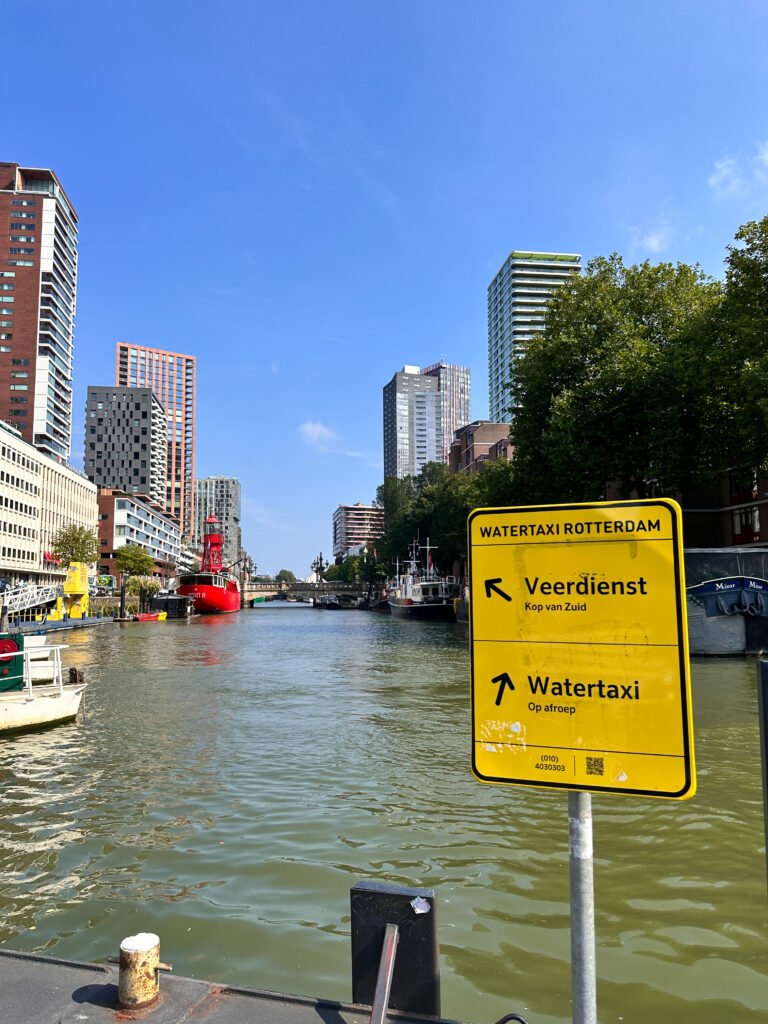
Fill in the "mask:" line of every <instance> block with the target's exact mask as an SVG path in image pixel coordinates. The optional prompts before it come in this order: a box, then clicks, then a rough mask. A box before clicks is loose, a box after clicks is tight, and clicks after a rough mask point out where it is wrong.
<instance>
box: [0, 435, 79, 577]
mask: <svg viewBox="0 0 768 1024" xmlns="http://www.w3.org/2000/svg"><path fill="white" fill-rule="evenodd" d="M98 518H99V514H98V507H97V500H96V486H95V485H94V484H93V483H91V481H90V480H88V479H87V477H85V476H84V474H83V473H80V472H79V471H78V470H76V469H73V468H72V466H68V465H67V464H66V463H64V462H59V460H58V459H53V458H50V457H49V456H48V455H46V454H44V453H43V452H41V451H40V450H39V449H37V448H35V447H34V445H31V444H29V443H28V442H26V441H24V440H23V438H22V437H21V434H20V433H19V431H18V430H16V429H15V428H14V427H12V426H10V425H9V424H6V423H3V422H0V577H2V578H4V579H7V580H9V581H10V582H12V583H20V582H24V581H29V582H33V583H40V584H45V583H54V582H63V581H64V577H65V576H66V566H59V565H58V564H57V563H55V562H54V561H53V559H52V558H51V548H52V547H53V544H52V541H53V538H54V537H55V536H56V534H57V533H58V532H59V530H61V529H62V527H64V526H70V525H74V526H81V527H83V528H85V529H87V530H91V531H92V532H93V533H94V534H95V533H96V528H97V524H98Z"/></svg>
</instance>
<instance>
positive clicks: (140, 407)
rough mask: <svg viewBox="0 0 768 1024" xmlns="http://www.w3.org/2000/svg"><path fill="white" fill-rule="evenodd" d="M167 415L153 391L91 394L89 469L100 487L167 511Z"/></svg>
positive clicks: (87, 416) (87, 445) (93, 390)
mask: <svg viewBox="0 0 768 1024" xmlns="http://www.w3.org/2000/svg"><path fill="white" fill-rule="evenodd" d="M167 462H168V443H167V426H166V418H165V409H163V407H162V405H161V404H160V402H159V401H158V400H157V397H156V396H155V394H154V392H153V391H152V389H151V388H138V387H136V388H129V387H116V386H113V387H94V386H91V387H89V388H88V397H87V399H86V405H85V459H84V463H85V465H84V468H85V472H86V475H87V477H88V479H89V480H93V482H94V483H95V484H96V485H97V486H98V487H109V488H113V489H116V490H120V491H126V492H127V493H129V494H144V495H147V497H149V498H151V499H152V501H153V502H155V503H156V504H158V505H160V506H162V507H165V494H166V481H167V477H168V473H167Z"/></svg>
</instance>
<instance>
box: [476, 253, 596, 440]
mask: <svg viewBox="0 0 768 1024" xmlns="http://www.w3.org/2000/svg"><path fill="white" fill-rule="evenodd" d="M580 273H581V256H579V255H576V254H574V253H562V252H512V253H510V254H509V256H508V257H507V259H506V261H505V262H504V265H503V266H502V268H501V270H499V272H498V274H497V275H496V276H495V277H494V279H493V281H491V283H490V285H489V287H488V398H489V415H490V418H491V420H492V421H494V422H496V423H509V422H510V421H511V419H512V411H511V405H512V396H511V394H510V390H509V386H510V384H512V383H513V382H514V374H515V371H514V364H515V362H516V361H517V360H518V359H519V358H520V356H521V355H522V353H523V352H524V350H525V346H526V344H527V342H529V341H530V339H531V338H534V337H535V336H536V335H537V334H541V332H542V330H543V329H544V317H545V315H546V310H547V302H548V300H549V298H550V296H551V295H552V293H553V292H554V291H555V290H556V289H557V288H560V287H561V286H562V285H564V284H565V283H566V282H567V281H568V279H569V278H570V277H571V275H572V274H580Z"/></svg>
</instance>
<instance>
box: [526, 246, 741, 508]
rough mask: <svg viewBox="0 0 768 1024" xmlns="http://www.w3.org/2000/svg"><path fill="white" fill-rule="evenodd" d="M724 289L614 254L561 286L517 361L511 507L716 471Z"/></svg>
mask: <svg viewBox="0 0 768 1024" xmlns="http://www.w3.org/2000/svg"><path fill="white" fill-rule="evenodd" d="M722 293H723V290H722V287H721V285H720V284H718V283H717V282H714V281H712V280H710V279H709V278H707V277H706V276H705V275H704V274H703V273H702V272H701V270H700V269H699V268H697V267H690V266H687V265H685V264H677V265H676V266H673V265H672V264H670V263H662V264H658V265H651V264H650V263H648V262H645V263H642V264H640V265H638V266H632V267H625V265H624V263H623V262H622V260H621V258H620V257H619V256H617V255H615V254H614V255H613V256H611V257H610V258H608V259H605V258H603V257H600V258H598V259H595V260H592V261H590V263H589V264H588V266H587V271H586V274H585V275H584V276H583V277H581V278H575V279H574V280H573V281H572V282H570V283H569V285H568V287H567V288H566V287H564V288H561V289H558V291H557V292H556V294H555V295H554V296H553V298H552V299H551V300H550V304H549V308H548V312H547V318H546V325H545V329H544V332H543V334H542V336H541V338H537V339H536V340H534V341H532V342H531V343H530V344H529V346H528V349H527V351H526V353H525V355H524V356H523V358H522V359H521V360H520V361H519V363H518V364H517V367H516V380H517V383H516V384H515V386H514V387H513V391H512V405H513V408H514V410H515V416H514V420H513V424H512V430H511V437H512V441H513V443H514V444H515V447H516V452H515V459H514V465H513V474H514V476H513V480H512V486H511V488H510V490H511V495H510V496H511V497H512V498H513V500H514V501H515V503H537V502H542V501H593V500H596V499H599V498H602V497H604V496H605V494H606V489H607V488H608V486H609V485H612V486H614V487H616V488H617V489H618V491H619V493H620V494H621V495H622V496H624V497H629V496H630V495H633V494H635V495H637V496H639V497H645V496H648V495H650V494H675V493H677V492H678V491H679V490H680V489H681V487H682V486H684V485H685V484H686V483H688V482H689V481H691V480H694V479H702V478H704V477H708V478H711V477H712V476H713V475H714V474H716V473H717V472H719V468H720V467H719V462H720V461H721V460H720V455H721V452H720V451H719V449H718V447H717V444H718V440H719V439H718V431H719V430H720V429H721V425H720V417H719V415H718V405H717V400H716V399H713V398H712V395H713V393H714V392H716V391H717V380H716V377H717V372H718V367H717V363H716V360H715V359H714V358H713V346H714V348H716V345H714V334H713V323H714V320H715V316H716V314H717V311H718V308H719V306H720V304H721V302H722Z"/></svg>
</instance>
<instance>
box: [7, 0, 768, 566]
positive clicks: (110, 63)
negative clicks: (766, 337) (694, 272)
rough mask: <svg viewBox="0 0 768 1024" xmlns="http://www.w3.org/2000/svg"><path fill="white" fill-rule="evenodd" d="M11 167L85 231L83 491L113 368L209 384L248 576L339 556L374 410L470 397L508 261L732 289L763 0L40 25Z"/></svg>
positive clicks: (254, 12)
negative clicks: (395, 393)
mask: <svg viewBox="0 0 768 1024" xmlns="http://www.w3.org/2000/svg"><path fill="white" fill-rule="evenodd" d="M2 27H3V29H2V31H3V37H4V38H3V43H2V56H0V81H2V84H3V89H2V95H3V113H2V119H1V124H2V127H0V142H1V143H2V145H0V159H1V160H10V161H15V162H18V163H21V164H26V165H30V166H40V167H50V168H52V169H53V170H54V171H55V172H56V173H57V174H58V176H59V178H60V180H61V182H62V184H63V185H64V187H65V189H66V190H67V192H68V194H69V196H70V199H71V200H72V202H73V204H74V205H75V208H76V209H77V212H78V214H79V217H80V270H79V273H80V278H79V289H78V310H77V326H76V350H75V403H74V410H75V412H74V437H73V462H74V463H75V464H76V465H82V446H83V417H84V405H85V392H86V388H87V386H88V385H89V384H110V383H113V382H114V372H115V371H114V366H115V343H116V341H117V340H118V339H119V340H124V341H129V342H135V343H137V344H146V345H152V346H156V347H160V348H168V349H172V350H175V351H180V352H188V353H192V354H194V355H196V356H197V361H198V362H197V365H198V379H197V410H198V420H197V439H196V440H197V454H196V473H197V475H198V476H208V475H213V474H220V475H225V476H230V475H232V476H237V477H238V478H239V479H240V481H241V483H242V487H243V534H244V543H245V546H246V547H247V549H248V551H249V552H250V554H251V555H252V556H253V558H254V559H255V561H256V563H257V564H258V566H259V571H260V572H275V571H277V570H278V569H280V568H289V569H292V570H293V571H294V572H296V573H297V575H301V576H305V575H307V573H308V572H309V565H310V562H311V560H312V558H313V557H314V556H315V555H316V554H317V553H318V552H319V551H320V550H322V551H323V553H324V554H325V555H326V557H327V556H328V555H330V553H331V517H332V514H333V510H334V508H335V507H336V506H337V505H338V504H339V503H349V502H355V501H363V502H368V501H371V500H372V499H373V498H374V496H375V492H376V487H377V485H378V484H379V483H380V482H381V476H382V456H383V453H382V427H381V418H382V410H381V405H382V388H383V386H384V384H385V383H386V382H387V381H388V380H389V379H390V378H391V377H392V375H393V374H394V373H395V371H397V370H399V369H401V368H402V366H403V364H405V363H414V364H417V365H422V366H424V365H427V364H428V363H431V362H435V361H436V360H438V359H440V358H445V359H447V360H449V361H450V362H455V363H461V364H464V365H467V366H469V367H470V368H471V371H472V389H473V401H472V413H473V417H474V418H476V419H477V418H483V417H487V414H488V394H487V329H486V290H487V287H488V284H489V282H490V280H491V278H492V277H493V275H494V274H495V273H496V271H497V270H498V268H499V267H500V265H501V264H502V262H503V261H504V259H505V258H506V256H507V255H508V253H509V252H510V251H511V250H512V249H535V250H546V251H564V252H579V253H582V254H583V255H584V256H585V258H589V257H592V256H595V255H600V254H608V253H610V252H612V251H617V252H619V253H621V254H622V255H623V256H624V257H625V259H627V260H629V261H631V262H636V261H640V260H644V259H650V260H653V261H659V260H671V261H677V260H682V261H686V262H699V263H701V265H702V266H703V268H704V269H705V270H706V271H707V272H709V273H711V274H713V275H717V276H719V275H721V274H722V265H723V256H724V253H725V247H726V246H727V245H728V244H729V242H730V241H731V240H732V238H733V235H734V233H735V231H736V230H737V228H738V226H739V225H740V224H741V223H743V222H745V221H747V220H750V219H753V218H756V217H761V216H763V215H765V214H766V213H768V60H767V59H766V54H767V53H768V3H765V2H764V0H728V2H727V3H726V2H722V0H718V2H710V0H643V2H641V3H634V4H631V3H619V2H616V0H584V2H582V3H574V2H573V0H569V2H562V0H547V2H546V3H540V4H530V3H524V2H522V0H518V2H515V0H503V2H502V0H486V2H475V3H472V4H470V3H458V2H452V0H425V2H419V0H390V2H389V3H386V4H373V3H366V2H364V0H324V2H320V0H313V2H299V0H280V2H279V3H264V2H261V0H255V2H253V0H251V2H241V0H236V2H232V0H221V2H219V3H214V4H212V3H210V2H206V3H201V2H199V0H185V2H184V3H181V2H179V0H154V2H153V3H149V2H147V0H129V2H125V3H104V2H103V0H102V2H99V3H96V2H85V0H68V2H67V0H38V2H36V3H34V4H32V5H29V4H24V3H16V4H13V5H12V4H8V6H7V7H6V8H5V9H4V11H3V14H2Z"/></svg>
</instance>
